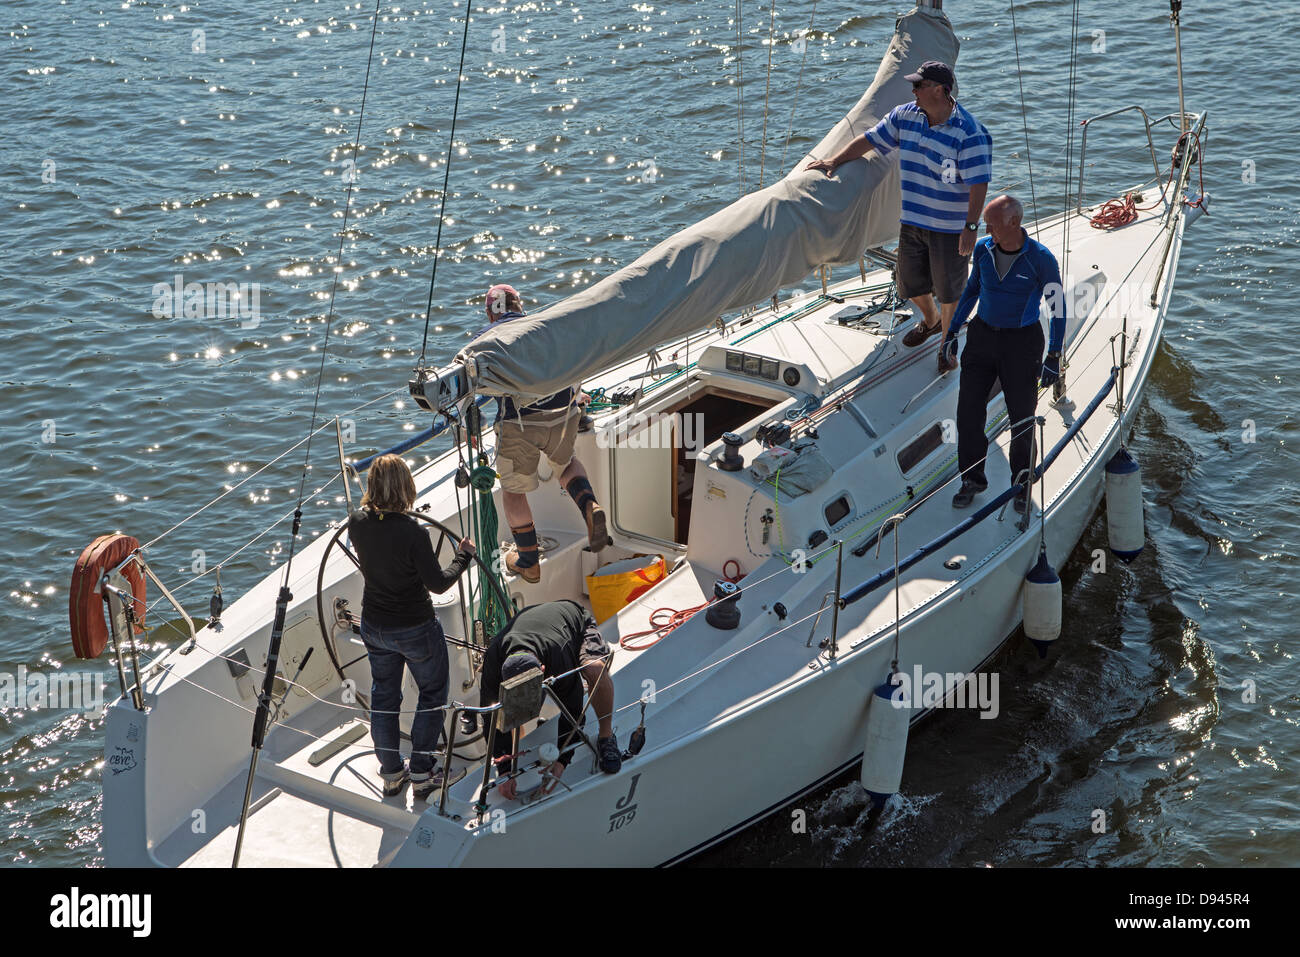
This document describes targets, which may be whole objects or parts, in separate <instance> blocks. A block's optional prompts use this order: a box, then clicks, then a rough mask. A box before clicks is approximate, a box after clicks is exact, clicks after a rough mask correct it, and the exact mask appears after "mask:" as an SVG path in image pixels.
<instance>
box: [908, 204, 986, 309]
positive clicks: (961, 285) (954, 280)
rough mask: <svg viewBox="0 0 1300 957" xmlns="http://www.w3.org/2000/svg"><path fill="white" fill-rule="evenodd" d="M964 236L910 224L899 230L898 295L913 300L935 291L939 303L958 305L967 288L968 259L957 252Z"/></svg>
mask: <svg viewBox="0 0 1300 957" xmlns="http://www.w3.org/2000/svg"><path fill="white" fill-rule="evenodd" d="M960 242H961V233H939V232H935V231H934V230H932V229H922V228H921V227H920V226H913V225H912V224H911V223H900V224H899V227H898V295H899V297H900V298H903V299H913V298H915V297H917V296H924V295H925V294H926V293H928V292H933V293H934V297H935V298H936V299H938V300H939V302H941V303H943V302H956V301H957V300H958V299H960V298H961V294H962V291H963V290H964V289H965V288H966V272H967V267H968V266H969V263H970V257H969V256H963V255H962V254H961V253H959V252H958V251H957V244H958V243H960Z"/></svg>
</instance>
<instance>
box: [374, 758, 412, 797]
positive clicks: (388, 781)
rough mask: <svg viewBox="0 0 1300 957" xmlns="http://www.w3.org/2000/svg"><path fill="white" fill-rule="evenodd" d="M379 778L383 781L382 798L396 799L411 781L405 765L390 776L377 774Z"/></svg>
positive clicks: (382, 773)
mask: <svg viewBox="0 0 1300 957" xmlns="http://www.w3.org/2000/svg"><path fill="white" fill-rule="evenodd" d="M379 776H380V777H381V778H382V779H383V781H384V797H386V798H390V797H396V796H397V795H399V794H401V793H402V791H403V790H404V789H405V788H406V785H407V783H408V782H409V781H410V780H411V772H410V771H409V770H408V769H407V767H406V765H405V764H403V765H402V770H400V771H394V772H393V773H392V774H385V773H384V772H382V771H381V772H379Z"/></svg>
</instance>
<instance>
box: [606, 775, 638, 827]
mask: <svg viewBox="0 0 1300 957" xmlns="http://www.w3.org/2000/svg"><path fill="white" fill-rule="evenodd" d="M640 779H641V775H640V774H634V775H632V784H631V786H630V787H629V788H628V791H627V794H625V795H623V797H621V798H619V799H618V801H617V802H615V804H614V813H613V814H611V815H610V816H609V830H608V831H606V832H605V833H606V834H613V833H614V832H615V831H617V830H619V829H621V828H622V827H623V825H625V824H631V823H632V821H633V820H635V818H636V805H635V804H633V803H632V797H633V795H635V794H636V782H637V781H639V780H640Z"/></svg>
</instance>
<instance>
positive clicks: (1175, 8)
mask: <svg viewBox="0 0 1300 957" xmlns="http://www.w3.org/2000/svg"><path fill="white" fill-rule="evenodd" d="M1182 9H1183V0H1169V22H1170V23H1172V24H1173V26H1174V54H1175V57H1176V58H1177V60H1178V132H1179V134H1180V135H1181V134H1183V133H1186V132H1187V111H1186V110H1184V109H1183V41H1182V37H1181V36H1180V35H1179V30H1178V14H1179V13H1181V12H1182Z"/></svg>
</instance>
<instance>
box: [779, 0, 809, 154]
mask: <svg viewBox="0 0 1300 957" xmlns="http://www.w3.org/2000/svg"><path fill="white" fill-rule="evenodd" d="M816 19H817V0H813V5H812V13H810V14H809V15H808V29H807V30H805V31H804V35H803V55H802V56H801V57H800V58H799V78H798V79H797V80H796V81H795V84H794V102H793V103H791V104H790V123H789V125H788V126H787V127H786V130H785V145H784V146H782V147H781V175H782V176H784V175H785V172H786V170H785V153H786V150H788V149H789V148H790V137H791V136H792V135H794V111H795V109H796V108H797V107H798V106H799V90H800V89H801V88H802V87H803V68H804V65H805V64H806V63H807V62H808V37H809V36H811V35H812V29H813V22H814V21H815V20H816Z"/></svg>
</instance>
